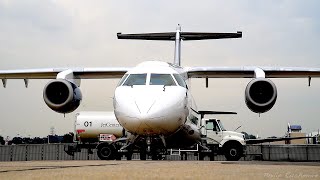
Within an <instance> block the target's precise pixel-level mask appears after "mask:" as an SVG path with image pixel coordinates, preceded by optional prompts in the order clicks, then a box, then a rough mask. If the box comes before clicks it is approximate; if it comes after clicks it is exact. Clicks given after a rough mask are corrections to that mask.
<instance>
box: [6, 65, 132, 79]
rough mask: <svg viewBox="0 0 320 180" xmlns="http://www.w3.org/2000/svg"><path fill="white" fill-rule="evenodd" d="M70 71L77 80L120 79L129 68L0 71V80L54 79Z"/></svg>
mask: <svg viewBox="0 0 320 180" xmlns="http://www.w3.org/2000/svg"><path fill="white" fill-rule="evenodd" d="M67 70H71V71H72V72H73V74H74V76H75V77H76V78H79V79H108V78H121V77H122V76H123V75H124V74H125V73H126V72H127V71H128V70H130V68H127V67H108V68H48V69H24V70H0V79H55V78H56V77H57V75H58V74H59V73H61V72H63V71H67Z"/></svg>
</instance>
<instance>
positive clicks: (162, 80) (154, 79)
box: [150, 74, 176, 86]
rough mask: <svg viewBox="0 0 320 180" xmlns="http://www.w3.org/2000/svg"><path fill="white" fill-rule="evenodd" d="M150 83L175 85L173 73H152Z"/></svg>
mask: <svg viewBox="0 0 320 180" xmlns="http://www.w3.org/2000/svg"><path fill="white" fill-rule="evenodd" d="M150 85H164V86H175V85H176V84H175V82H174V81H173V79H172V76H171V74H151V77H150Z"/></svg>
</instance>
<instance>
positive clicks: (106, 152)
mask: <svg viewBox="0 0 320 180" xmlns="http://www.w3.org/2000/svg"><path fill="white" fill-rule="evenodd" d="M97 155H98V157H99V158H100V159H101V160H112V159H114V158H115V148H114V147H113V146H112V145H109V144H100V145H99V146H98V147H97Z"/></svg>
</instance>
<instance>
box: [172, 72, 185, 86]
mask: <svg viewBox="0 0 320 180" xmlns="http://www.w3.org/2000/svg"><path fill="white" fill-rule="evenodd" d="M173 76H174V78H175V79H176V81H177V82H178V84H179V86H182V87H184V88H187V85H186V82H185V81H184V80H183V79H182V77H181V76H180V75H179V74H173Z"/></svg>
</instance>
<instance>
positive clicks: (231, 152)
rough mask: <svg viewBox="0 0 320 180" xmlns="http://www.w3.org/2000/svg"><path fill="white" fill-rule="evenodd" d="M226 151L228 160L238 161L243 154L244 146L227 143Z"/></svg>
mask: <svg viewBox="0 0 320 180" xmlns="http://www.w3.org/2000/svg"><path fill="white" fill-rule="evenodd" d="M224 153H225V154H224V155H225V157H226V159H227V161H238V160H239V159H240V158H241V156H242V146H241V145H239V144H237V143H229V144H226V147H225V148H224Z"/></svg>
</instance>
